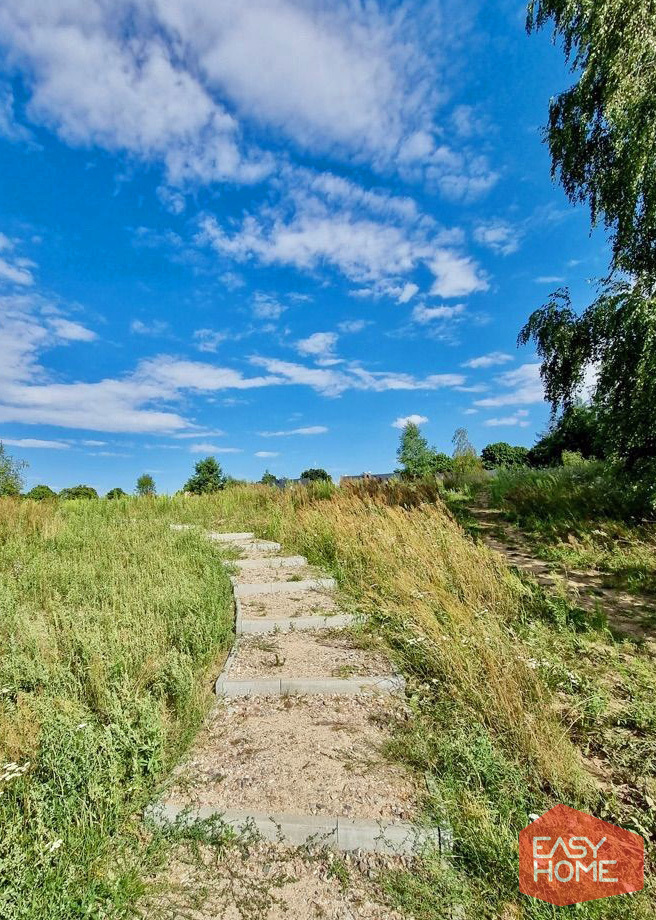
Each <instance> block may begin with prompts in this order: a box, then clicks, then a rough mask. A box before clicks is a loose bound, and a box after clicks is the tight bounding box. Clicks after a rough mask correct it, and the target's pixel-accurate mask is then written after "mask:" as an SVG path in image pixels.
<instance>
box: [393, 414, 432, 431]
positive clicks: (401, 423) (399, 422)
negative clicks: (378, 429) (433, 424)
mask: <svg viewBox="0 0 656 920" xmlns="http://www.w3.org/2000/svg"><path fill="white" fill-rule="evenodd" d="M427 421H428V419H427V418H426V416H425V415H404V416H401V417H399V418H397V419H395V421H393V422H392V428H405V426H406V425H424V424H425V423H426V422H427Z"/></svg>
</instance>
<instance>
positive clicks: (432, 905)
mask: <svg viewBox="0 0 656 920" xmlns="http://www.w3.org/2000/svg"><path fill="white" fill-rule="evenodd" d="M171 522H179V523H189V524H197V525H199V528H198V529H197V530H195V529H191V530H189V531H184V532H173V531H171V530H170V528H169V526H168V525H169V523H171ZM209 526H211V527H212V528H214V529H216V530H254V531H255V532H256V533H257V534H258V535H260V536H262V537H266V538H270V539H276V540H279V541H280V542H281V543H282V544H283V547H284V550H285V551H288V552H290V553H294V552H298V553H302V554H304V555H306V556H307V557H308V559H309V561H310V562H311V563H314V564H316V565H319V566H322V567H323V568H324V569H326V570H328V571H329V572H331V573H332V574H334V576H335V577H336V578H337V580H338V584H339V588H340V591H341V592H342V594H343V596H344V598H345V599H346V600H347V601H348V603H349V608H350V609H357V610H359V611H360V612H362V613H363V614H366V615H367V617H368V624H369V626H368V628H369V629H371V630H373V631H374V632H375V633H376V634H377V635H379V636H382V637H383V639H384V640H385V642H386V643H387V645H388V646H389V649H390V653H391V654H392V656H393V657H394V659H395V661H396V664H397V666H398V667H399V668H400V669H401V670H402V671H403V673H404V674H405V676H406V678H407V680H408V695H409V700H410V704H411V707H412V710H413V714H414V718H413V719H412V720H410V721H409V722H408V723H407V724H405V725H404V726H403V727H402V728H400V729H399V733H398V734H397V736H396V737H395V738H394V739H393V741H392V744H391V747H390V751H389V753H390V755H391V756H393V757H396V758H398V759H399V760H402V761H403V762H405V763H406V764H408V765H409V766H410V767H411V768H412V769H414V770H416V771H417V772H418V773H420V774H421V775H422V776H423V779H424V782H425V787H426V790H427V797H426V805H425V807H426V811H427V814H428V815H429V816H430V817H433V818H435V819H436V820H438V821H440V822H447V823H449V824H450V825H451V826H452V827H453V830H454V836H455V840H456V846H455V852H454V856H453V859H452V860H450V861H449V862H441V861H439V860H438V859H436V858H435V857H431V856H430V855H427V856H426V857H425V858H424V859H423V860H422V862H421V863H420V865H419V866H418V867H416V868H415V869H414V870H413V871H412V872H406V871H396V872H394V873H387V874H386V875H385V876H384V877H382V878H381V879H380V883H381V884H382V885H383V886H384V887H385V889H386V890H387V891H388V893H389V894H390V896H391V897H392V898H393V900H394V902H395V903H396V904H397V905H399V906H400V907H401V908H403V909H404V910H406V911H407V912H408V914H410V915H412V916H413V917H414V918H415V920H438V918H440V920H441V918H442V917H448V916H449V915H450V912H451V909H452V908H453V907H454V906H456V905H462V906H464V911H465V913H464V916H465V917H467V918H468V920H470V918H471V920H488V918H489V920H492V918H501V917H502V918H504V920H515V918H529V920H543V918H544V920H546V918H550V917H554V916H555V915H556V912H555V911H554V909H552V908H551V907H549V906H548V905H546V904H543V903H541V902H539V901H535V900H532V899H527V898H524V897H522V896H520V895H519V894H518V891H517V835H518V832H519V830H520V829H521V828H522V827H523V826H525V825H526V824H527V823H528V822H529V816H530V815H531V814H540V813H542V812H543V811H545V810H546V809H547V808H549V807H550V806H551V805H553V804H556V803H557V802H565V803H567V804H570V805H572V806H574V807H579V808H582V809H584V810H586V811H589V812H591V813H594V814H596V815H598V816H600V817H603V818H605V819H606V820H609V821H613V822H617V823H620V824H622V825H623V826H625V827H628V828H629V829H631V830H635V831H637V832H638V833H641V834H642V835H643V836H644V837H645V839H646V840H647V841H648V842H649V854H650V855H649V858H650V865H653V852H654V851H653V840H654V836H655V834H656V810H655V802H656V715H655V712H654V707H653V694H654V690H655V689H656V665H655V663H654V658H653V655H652V653H651V652H650V650H649V648H648V647H646V646H645V645H643V644H641V643H637V642H632V641H629V640H624V639H618V638H615V637H613V636H612V635H611V634H610V632H609V631H608V630H607V629H606V628H605V626H604V623H603V619H601V618H595V619H594V621H592V620H591V619H590V618H588V617H586V615H585V614H584V613H583V612H582V611H580V610H577V609H576V608H574V607H572V606H571V604H570V603H569V602H568V601H567V600H565V599H564V598H562V597H558V596H552V595H547V594H545V593H544V591H543V590H542V589H541V588H539V587H538V586H537V585H536V584H535V583H532V582H531V581H530V579H528V578H526V577H524V576H520V575H519V574H518V573H517V572H516V571H513V570H511V569H509V568H508V566H507V565H506V564H505V562H504V561H503V560H502V558H501V557H500V556H498V555H496V554H493V553H491V552H489V551H488V550H487V549H486V548H485V547H484V546H483V545H482V544H481V543H479V542H477V541H476V540H474V539H472V538H471V537H470V536H468V535H467V534H466V533H465V531H464V530H463V529H462V527H461V526H460V524H459V523H458V522H457V520H456V519H455V518H454V516H453V515H452V513H451V512H450V511H449V510H448V508H447V506H446V505H445V504H444V503H443V501H442V500H441V498H440V495H439V489H438V488H437V487H435V486H431V485H430V484H426V483H418V484H404V483H401V482H394V483H392V484H390V485H389V486H387V487H384V488H379V487H378V486H376V485H375V484H367V483H362V484H360V485H355V486H352V487H349V488H345V489H335V488H334V487H333V486H331V485H330V484H323V483H322V484H317V485H315V486H312V487H300V488H295V489H287V490H285V491H280V490H278V489H275V488H270V487H266V486H236V487H231V488H227V489H225V490H223V491H222V492H219V493H217V494H215V495H206V496H198V497H194V496H176V497H173V498H165V497H161V498H154V499H131V498H126V499H119V500H116V501H103V500H100V501H63V502H62V501H59V502H47V503H42V504H37V503H34V502H30V501H25V500H5V501H4V502H3V503H2V504H1V506H0V592H1V594H0V597H1V600H2V610H3V618H2V621H1V622H0V642H1V647H0V648H1V651H0V675H2V676H1V678H0V689H2V697H1V700H2V703H1V704H0V705H1V706H2V708H1V709H0V720H1V722H0V729H1V734H0V739H1V740H0V758H1V762H2V763H3V764H6V763H12V764H15V766H12V767H10V768H8V767H5V768H4V769H5V774H6V772H7V770H10V773H11V776H10V777H9V778H6V777H5V779H4V780H3V782H2V794H1V795H0V822H1V823H2V827H3V831H4V833H3V839H2V842H0V873H2V877H1V878H0V891H1V892H2V894H0V915H2V916H3V917H4V916H7V917H8V918H12V920H13V918H21V920H22V918H25V920H28V918H29V920H36V918H37V917H38V918H39V920H40V918H44V917H45V918H53V920H54V918H70V917H76V916H91V917H96V916H97V917H108V916H112V917H113V916H116V917H119V916H129V915H130V912H131V911H132V910H133V909H134V906H135V904H137V903H138V899H139V896H140V894H141V892H142V891H143V886H144V884H145V882H144V878H145V877H146V876H147V874H148V871H149V870H150V868H151V867H152V865H153V864H154V863H155V862H157V860H158V859H160V860H161V852H162V847H165V845H166V841H162V840H160V839H158V838H157V835H152V834H151V833H150V832H148V831H147V830H146V829H144V827H143V826H142V824H141V822H140V820H139V813H140V809H141V808H142V806H143V804H144V803H145V802H146V801H148V799H149V798H151V797H152V796H153V795H154V794H155V791H156V788H157V784H158V783H159V782H160V781H161V780H162V779H163V777H164V776H165V774H166V771H167V769H168V767H169V766H170V765H171V764H172V763H173V762H175V760H176V758H177V757H179V756H180V754H181V752H182V750H183V749H184V746H185V744H187V743H188V741H189V739H190V737H191V736H192V735H193V732H194V730H195V728H196V727H197V725H198V724H199V721H200V719H201V718H202V715H203V712H204V711H205V709H206V707H207V705H208V704H209V693H208V689H209V681H208V677H209V675H210V674H211V673H215V672H216V670H217V668H218V662H219V661H220V660H221V656H222V655H223V654H225V652H226V649H227V648H228V646H229V644H230V641H231V636H230V627H231V616H232V612H231V608H230V599H229V586H228V583H227V579H226V576H225V574H224V573H223V571H222V567H221V565H220V564H219V563H220V555H219V552H218V551H217V549H216V546H215V545H212V544H211V543H209V542H208V541H206V540H205V539H204V538H203V536H202V532H201V528H202V527H209ZM5 829H6V830H5ZM648 878H649V875H648ZM655 907H656V892H655V891H654V888H653V883H652V882H648V888H647V889H646V890H645V891H644V892H642V893H640V894H638V895H633V896H625V897H619V898H613V899H610V900H601V901H596V902H590V903H588V904H584V905H579V906H578V907H577V908H561V909H559V911H558V913H559V915H562V916H570V915H571V916H576V917H579V918H586V920H588V918H609V920H611V918H620V917H622V918H624V917H626V916H627V914H628V913H630V915H631V917H635V918H637V920H642V918H644V920H647V918H648V917H652V916H653V915H654V908H655Z"/></svg>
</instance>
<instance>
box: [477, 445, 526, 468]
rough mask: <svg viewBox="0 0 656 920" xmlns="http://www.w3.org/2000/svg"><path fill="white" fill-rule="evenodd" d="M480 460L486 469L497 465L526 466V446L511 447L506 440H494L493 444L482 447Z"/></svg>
mask: <svg viewBox="0 0 656 920" xmlns="http://www.w3.org/2000/svg"><path fill="white" fill-rule="evenodd" d="M481 461H482V463H483V466H484V467H485V469H486V470H493V469H496V467H498V466H526V465H527V463H528V448H527V447H513V446H512V445H511V444H508V443H507V442H506V441H495V442H494V444H488V445H487V446H486V447H484V448H483V450H482V451H481Z"/></svg>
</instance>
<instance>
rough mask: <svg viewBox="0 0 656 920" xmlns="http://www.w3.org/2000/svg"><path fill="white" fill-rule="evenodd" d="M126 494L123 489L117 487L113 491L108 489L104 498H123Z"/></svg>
mask: <svg viewBox="0 0 656 920" xmlns="http://www.w3.org/2000/svg"><path fill="white" fill-rule="evenodd" d="M127 494H128V493H127V492H124V491H123V489H121V488H120V487H118V486H117V487H116V488H115V489H110V490H109V492H108V493H107V495H106V496H105V498H109V499H113V498H124V497H125V496H126V495H127Z"/></svg>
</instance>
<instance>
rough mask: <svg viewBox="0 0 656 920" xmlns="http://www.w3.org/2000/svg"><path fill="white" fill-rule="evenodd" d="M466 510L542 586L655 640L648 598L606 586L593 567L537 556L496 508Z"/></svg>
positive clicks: (622, 629) (633, 634) (618, 628)
mask: <svg viewBox="0 0 656 920" xmlns="http://www.w3.org/2000/svg"><path fill="white" fill-rule="evenodd" d="M469 511H470V512H471V513H472V514H473V515H474V518H475V520H476V526H477V529H478V531H479V533H480V535H481V538H482V539H483V541H484V542H485V544H486V545H487V546H489V547H490V549H493V550H496V551H497V552H499V553H501V554H502V555H503V556H505V558H506V559H507V560H508V562H509V563H510V564H511V565H513V566H515V567H516V568H518V569H521V570H522V571H524V572H527V573H528V574H530V575H532V576H533V578H535V580H536V581H537V582H539V583H540V584H541V585H544V586H545V587H550V588H556V587H557V588H559V589H561V590H562V589H564V590H565V591H566V592H567V594H568V596H569V597H571V598H572V600H573V601H574V602H575V603H576V605H577V606H579V607H582V608H583V609H584V610H587V611H589V612H590V613H595V612H597V611H601V612H603V613H604V615H605V616H606V618H607V621H608V625H609V627H610V628H611V629H612V630H613V631H615V632H617V633H618V634H622V635H625V636H627V637H630V638H633V639H644V640H647V641H656V605H654V603H653V601H650V599H649V598H647V597H642V596H640V595H637V594H629V593H628V592H626V591H621V590H618V589H616V588H609V587H607V586H606V585H605V580H606V579H605V576H604V575H603V573H601V572H598V571H596V570H578V569H568V568H567V567H566V566H564V565H563V564H562V563H557V562H547V561H545V560H544V559H540V558H538V557H537V556H536V555H535V554H534V552H533V550H532V548H531V546H530V543H529V541H528V539H527V537H526V536H525V534H523V533H522V531H521V530H520V529H519V528H518V527H517V526H516V525H514V524H512V523H511V522H509V521H507V520H506V519H505V518H504V516H503V512H502V511H500V510H498V509H493V508H487V507H471V508H470V509H469Z"/></svg>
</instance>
